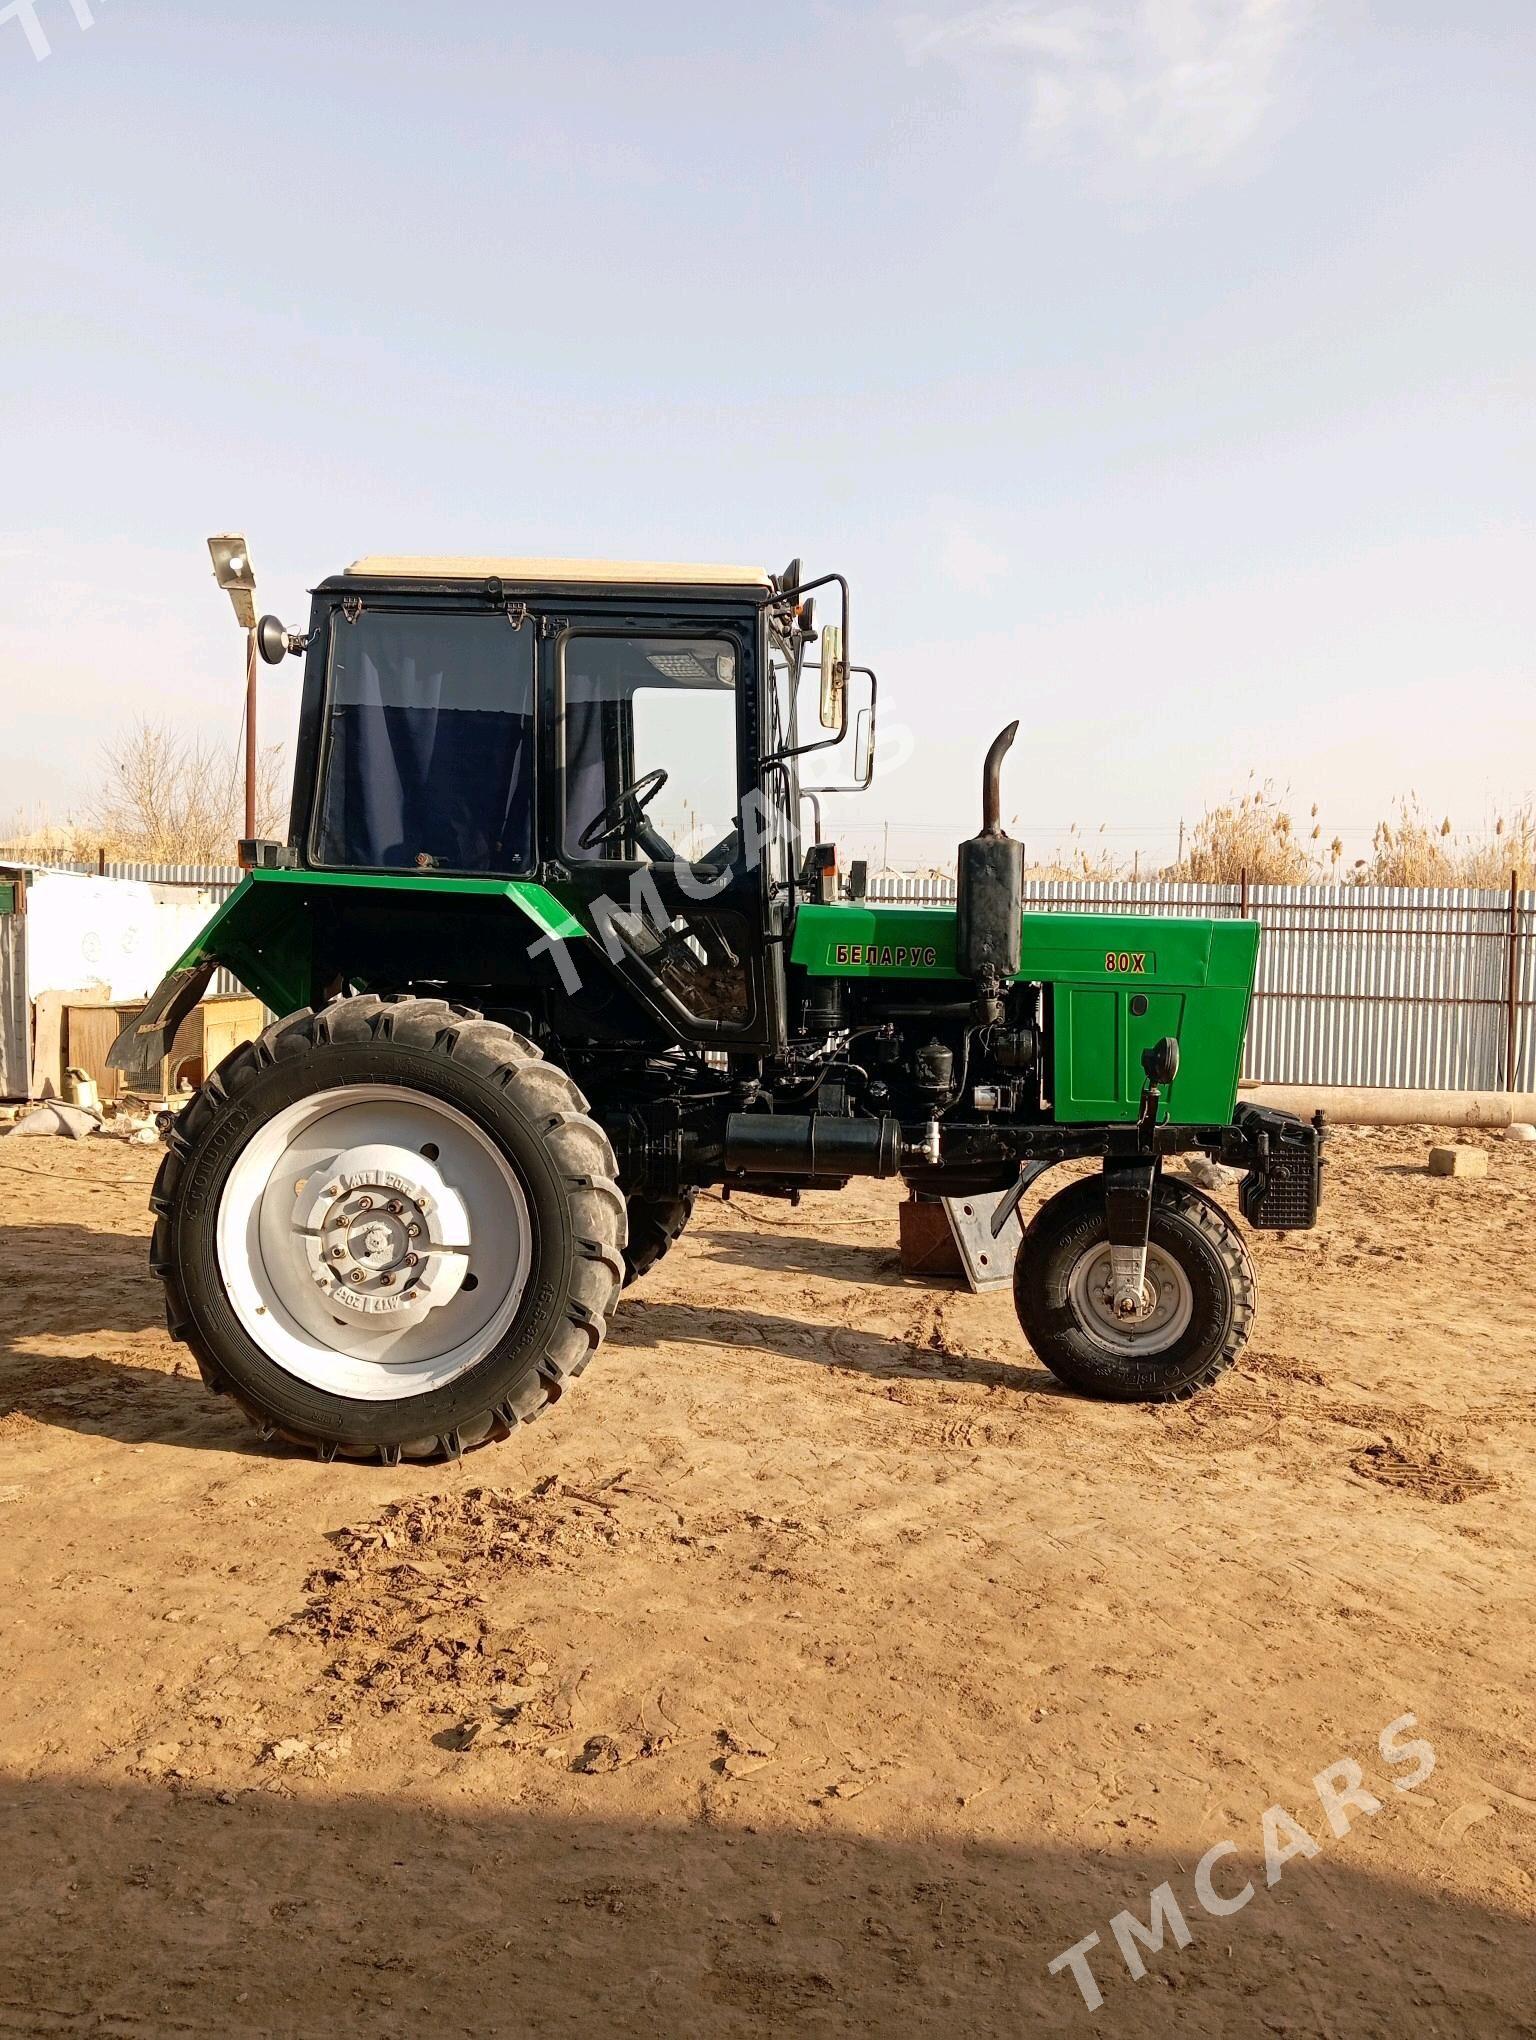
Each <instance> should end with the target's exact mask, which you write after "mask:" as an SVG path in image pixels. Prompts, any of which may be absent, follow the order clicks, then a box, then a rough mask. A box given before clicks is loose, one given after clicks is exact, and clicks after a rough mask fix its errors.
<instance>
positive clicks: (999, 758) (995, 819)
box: [981, 722, 1019, 836]
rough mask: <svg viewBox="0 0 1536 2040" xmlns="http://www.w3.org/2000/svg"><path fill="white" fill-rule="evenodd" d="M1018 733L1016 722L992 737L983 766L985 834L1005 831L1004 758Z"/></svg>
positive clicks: (982, 798) (982, 813) (983, 825)
mask: <svg viewBox="0 0 1536 2040" xmlns="http://www.w3.org/2000/svg"><path fill="white" fill-rule="evenodd" d="M1018 734H1019V726H1018V724H1017V723H1016V722H1011V723H1009V725H1008V727H1007V729H1005V730H1000V731H999V732H998V734H997V735H996V736H995V737H994V738H993V739H992V748H991V750H990V751H988V753H987V762H986V764H985V765H984V766H983V767H982V772H981V833H982V834H983V835H984V836H1000V835H1001V834H1002V833H1003V760H1004V759H1005V758H1006V757H1007V755H1008V753H1009V752H1010V751H1011V750H1012V749H1013V740H1014V738H1015V737H1016V736H1017V735H1018Z"/></svg>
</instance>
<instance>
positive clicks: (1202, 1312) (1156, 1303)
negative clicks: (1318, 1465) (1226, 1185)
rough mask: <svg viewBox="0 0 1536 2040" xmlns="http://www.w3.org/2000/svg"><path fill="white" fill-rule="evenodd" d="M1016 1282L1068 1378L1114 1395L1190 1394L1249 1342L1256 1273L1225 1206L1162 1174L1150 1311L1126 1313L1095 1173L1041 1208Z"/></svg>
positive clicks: (1086, 1389)
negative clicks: (1114, 1279) (1114, 1285)
mask: <svg viewBox="0 0 1536 2040" xmlns="http://www.w3.org/2000/svg"><path fill="white" fill-rule="evenodd" d="M1013 1294H1014V1303H1015V1306H1016V1308H1017V1310H1018V1313H1019V1323H1020V1324H1021V1325H1022V1326H1023V1328H1024V1336H1025V1337H1026V1338H1027V1339H1028V1340H1029V1343H1030V1345H1031V1346H1033V1347H1034V1349H1035V1351H1036V1353H1037V1354H1038V1355H1039V1356H1040V1358H1041V1359H1042V1360H1043V1361H1044V1362H1045V1365H1046V1366H1047V1367H1048V1368H1049V1369H1050V1370H1051V1372H1052V1373H1053V1374H1054V1375H1055V1376H1056V1377H1057V1379H1058V1380H1059V1381H1064V1382H1065V1383H1066V1384H1067V1386H1068V1387H1069V1388H1074V1389H1076V1390H1077V1391H1078V1393H1079V1394H1081V1395H1090V1396H1095V1397H1098V1398H1099V1399H1101V1400H1103V1401H1108V1402H1181V1401H1183V1400H1184V1399H1185V1398H1186V1397H1188V1396H1192V1395H1195V1394H1196V1393H1198V1391H1199V1390H1200V1389H1202V1388H1208V1387H1209V1386H1210V1384H1211V1383H1212V1382H1213V1381H1215V1380H1216V1379H1217V1378H1218V1377H1219V1376H1220V1375H1222V1374H1225V1372H1226V1371H1227V1369H1228V1368H1229V1367H1230V1366H1231V1365H1232V1363H1233V1361H1234V1360H1236V1358H1237V1356H1238V1354H1239V1353H1240V1352H1241V1351H1242V1349H1243V1347H1244V1346H1245V1345H1246V1344H1247V1342H1248V1335H1249V1332H1250V1331H1251V1329H1252V1327H1253V1316H1254V1306H1255V1301H1256V1296H1257V1283H1256V1280H1255V1276H1254V1271H1253V1262H1252V1261H1251V1260H1250V1259H1249V1255H1248V1249H1247V1247H1246V1246H1245V1245H1244V1243H1243V1240H1242V1236H1241V1235H1240V1234H1239V1233H1238V1232H1237V1230H1236V1229H1235V1227H1234V1226H1233V1225H1232V1223H1231V1221H1230V1220H1229V1219H1228V1217H1227V1215H1226V1213H1225V1212H1224V1211H1223V1210H1222V1209H1221V1207H1220V1206H1219V1205H1217V1204H1214V1203H1212V1202H1211V1200H1210V1199H1209V1198H1207V1197H1202V1196H1201V1195H1200V1193H1199V1192H1198V1191H1196V1190H1193V1189H1191V1188H1190V1187H1189V1186H1188V1185H1187V1184H1185V1183H1177V1182H1170V1181H1169V1180H1168V1179H1167V1178H1166V1177H1160V1178H1159V1179H1158V1181H1157V1184H1156V1186H1155V1188H1154V1190H1153V1197H1152V1224H1151V1230H1150V1235H1149V1238H1148V1244H1147V1287H1146V1305H1147V1307H1146V1310H1145V1313H1144V1315H1143V1317H1142V1318H1141V1319H1140V1320H1133V1321H1132V1322H1130V1323H1125V1322H1123V1321H1121V1320H1118V1319H1117V1317H1116V1315H1115V1312H1114V1310H1113V1307H1112V1304H1111V1301H1110V1273H1109V1246H1108V1241H1107V1238H1106V1224H1105V1216H1104V1183H1103V1179H1102V1177H1098V1176H1088V1177H1084V1178H1083V1179H1082V1180H1081V1181H1080V1182H1077V1183H1073V1184H1071V1185H1070V1186H1069V1187H1068V1188H1067V1189H1065V1190H1063V1191H1061V1192H1060V1193H1059V1194H1058V1195H1057V1196H1055V1197H1053V1198H1051V1200H1050V1201H1049V1203H1047V1204H1045V1205H1043V1206H1042V1207H1041V1209H1040V1210H1039V1212H1037V1213H1036V1215H1035V1218H1034V1221H1033V1223H1032V1224H1031V1225H1030V1227H1029V1230H1028V1231H1027V1232H1026V1233H1025V1235H1024V1238H1023V1240H1022V1242H1021V1243H1020V1246H1019V1257H1018V1260H1017V1262H1016V1263H1015V1265H1014V1275H1013Z"/></svg>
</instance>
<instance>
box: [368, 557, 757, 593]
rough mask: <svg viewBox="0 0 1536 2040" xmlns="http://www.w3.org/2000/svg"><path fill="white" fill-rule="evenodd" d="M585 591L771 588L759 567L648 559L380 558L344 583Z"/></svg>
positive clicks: (374, 559)
mask: <svg viewBox="0 0 1536 2040" xmlns="http://www.w3.org/2000/svg"><path fill="white" fill-rule="evenodd" d="M493 575H494V576H495V577H496V578H497V579H498V580H501V581H506V582H509V583H511V584H513V585H514V586H523V585H528V586H531V587H550V586H560V587H567V586H568V587H581V588H607V587H620V588H769V587H771V586H772V582H771V581H770V579H769V577H768V575H767V574H765V573H764V572H763V570H762V568H761V567H722V566H713V567H709V566H705V567H701V566H688V565H684V564H682V563H679V562H656V561H649V562H648V561H644V560H640V561H637V560H530V559H454V558H445V559H432V558H421V557H419V556H417V555H401V556H398V557H395V556H390V555H384V554H377V555H371V556H369V557H368V558H366V559H361V560H354V561H353V563H352V565H351V566H350V567H348V568H347V571H346V577H345V578H346V579H348V580H353V579H356V580H367V581H488V580H489V579H491V577H492V576H493Z"/></svg>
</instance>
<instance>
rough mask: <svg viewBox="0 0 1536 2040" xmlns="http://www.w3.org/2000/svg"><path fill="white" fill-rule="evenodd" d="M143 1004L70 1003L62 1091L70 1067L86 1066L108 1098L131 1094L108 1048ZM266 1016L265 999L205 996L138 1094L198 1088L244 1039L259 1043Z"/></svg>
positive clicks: (173, 1093)
mask: <svg viewBox="0 0 1536 2040" xmlns="http://www.w3.org/2000/svg"><path fill="white" fill-rule="evenodd" d="M142 1010H143V1009H142V1007H140V1006H69V1007H67V1008H66V1009H65V1014H64V1030H63V1031H64V1051H63V1058H62V1067H61V1068H60V1071H59V1088H60V1093H61V1095H62V1091H63V1076H64V1071H65V1070H66V1069H71V1070H84V1071H85V1073H86V1075H87V1076H88V1077H92V1078H94V1079H95V1082H96V1087H97V1089H98V1090H99V1091H100V1093H101V1096H102V1099H103V1101H104V1102H105V1101H106V1100H108V1099H121V1098H123V1097H125V1096H127V1095H128V1088H127V1085H126V1082H125V1080H124V1079H123V1078H122V1077H121V1076H120V1075H119V1074H118V1072H117V1071H116V1070H111V1069H108V1068H107V1051H108V1050H109V1049H110V1048H111V1046H112V1044H113V1042H114V1041H115V1040H116V1039H117V1037H118V1033H119V1032H120V1030H121V1029H122V1028H123V1027H124V1026H125V1025H126V1023H127V1022H128V1021H129V1020H131V1019H132V1018H133V1017H134V1015H135V1014H136V1013H139V1012H141V1011H142ZM265 1020H266V1014H265V1011H264V1010H263V1007H262V1004H261V1001H260V1000H259V999H248V998H233V999H205V1000H204V1001H203V1003H202V1004H201V1005H200V1006H197V1007H195V1008H194V1009H193V1010H192V1012H190V1013H189V1014H188V1015H187V1017H186V1019H185V1020H183V1021H182V1023H181V1025H180V1027H178V1028H177V1030H176V1038H175V1040H174V1041H173V1042H172V1044H171V1052H170V1054H169V1055H168V1056H167V1057H166V1058H165V1060H164V1062H162V1063H161V1065H160V1067H159V1069H158V1070H157V1071H156V1073H155V1074H154V1075H153V1076H152V1077H151V1078H150V1079H149V1081H148V1082H147V1083H142V1084H135V1085H134V1086H133V1092H134V1094H135V1095H137V1096H139V1097H145V1098H174V1097H175V1096H176V1095H177V1093H178V1092H179V1091H195V1090H196V1089H197V1087H198V1085H199V1084H200V1083H201V1082H202V1081H203V1079H204V1077H206V1076H207V1075H208V1073H209V1071H210V1070H213V1069H216V1068H217V1067H218V1065H219V1064H220V1063H221V1062H222V1061H223V1060H224V1058H225V1056H227V1055H228V1054H229V1052H230V1050H231V1049H232V1048H238V1047H239V1045H240V1043H241V1042H242V1041H254V1040H255V1038H256V1036H257V1035H258V1034H260V1032H261V1030H262V1026H263V1024H264V1022H265Z"/></svg>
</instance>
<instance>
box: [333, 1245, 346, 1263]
mask: <svg viewBox="0 0 1536 2040" xmlns="http://www.w3.org/2000/svg"><path fill="white" fill-rule="evenodd" d="M346 1258H347V1250H346V1248H345V1247H332V1249H331V1259H332V1260H333V1261H344V1260H345V1259H346Z"/></svg>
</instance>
